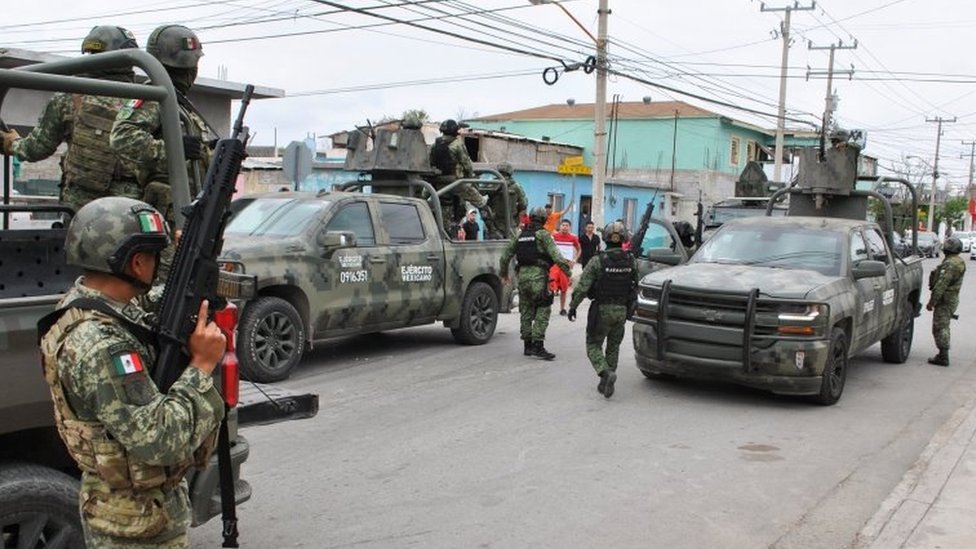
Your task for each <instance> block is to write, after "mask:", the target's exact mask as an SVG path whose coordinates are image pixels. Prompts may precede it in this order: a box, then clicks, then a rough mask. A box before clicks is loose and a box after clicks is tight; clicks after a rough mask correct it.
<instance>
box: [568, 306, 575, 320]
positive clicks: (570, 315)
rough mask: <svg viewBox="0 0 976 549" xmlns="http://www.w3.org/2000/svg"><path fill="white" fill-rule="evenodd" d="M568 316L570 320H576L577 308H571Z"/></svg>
mask: <svg viewBox="0 0 976 549" xmlns="http://www.w3.org/2000/svg"><path fill="white" fill-rule="evenodd" d="M566 318H568V319H569V321H570V322H576V309H575V308H574V309H570V310H569V312H568V313H566Z"/></svg>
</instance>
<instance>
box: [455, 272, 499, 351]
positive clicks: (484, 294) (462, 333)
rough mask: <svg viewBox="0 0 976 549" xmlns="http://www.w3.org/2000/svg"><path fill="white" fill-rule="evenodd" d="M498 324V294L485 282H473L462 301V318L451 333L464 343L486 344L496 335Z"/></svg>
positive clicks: (459, 341)
mask: <svg viewBox="0 0 976 549" xmlns="http://www.w3.org/2000/svg"><path fill="white" fill-rule="evenodd" d="M497 324H498V296H497V295H495V290H493V289H491V286H489V285H488V284H485V283H484V282H472V283H471V285H470V286H468V291H467V292H466V293H465V294H464V300H463V301H461V320H460V325H459V326H458V327H457V328H451V335H453V336H454V339H455V340H456V341H457V342H458V343H461V344H463V345H484V344H485V343H488V341H490V340H491V337H492V336H493V335H495V325H497Z"/></svg>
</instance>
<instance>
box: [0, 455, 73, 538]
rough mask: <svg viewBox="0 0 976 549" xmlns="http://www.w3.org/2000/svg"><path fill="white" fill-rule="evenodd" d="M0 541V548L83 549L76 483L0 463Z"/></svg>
mask: <svg viewBox="0 0 976 549" xmlns="http://www.w3.org/2000/svg"><path fill="white" fill-rule="evenodd" d="M0 541H2V542H3V546H4V547H84V546H85V537H84V533H83V532H82V529H81V518H80V517H79V516H78V481H77V480H75V479H73V478H71V477H70V476H68V475H66V474H64V473H62V472H60V471H56V470H54V469H49V468H47V467H42V466H40V465H34V464H28V463H13V462H7V463H0Z"/></svg>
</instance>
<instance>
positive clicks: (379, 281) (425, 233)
mask: <svg viewBox="0 0 976 549" xmlns="http://www.w3.org/2000/svg"><path fill="white" fill-rule="evenodd" d="M237 203H238V204H237V206H238V208H239V210H238V212H237V213H236V214H235V215H234V217H233V219H232V220H231V221H230V223H229V225H228V226H227V231H226V233H225V239H224V257H226V258H228V259H231V260H234V261H238V262H240V263H241V264H242V265H243V266H244V268H245V270H246V272H247V274H251V275H257V276H258V280H259V283H258V298H257V299H255V300H254V301H252V302H250V303H248V304H247V305H246V306H245V308H244V311H243V313H242V315H241V323H240V326H239V328H238V354H239V357H240V361H241V368H242V370H243V371H244V373H245V374H247V375H248V376H249V377H250V378H251V379H254V380H258V381H277V380H281V379H285V378H287V377H288V375H289V374H290V372H291V371H292V369H293V368H294V367H295V366H296V365H297V364H298V363H299V361H300V360H301V357H302V354H303V352H304V350H305V349H306V348H307V347H310V346H311V345H312V344H313V343H314V342H315V341H319V340H323V339H328V338H334V337H338V336H347V335H355V334H364V333H371V332H379V331H382V330H392V329H396V328H405V327H408V326H420V325H423V324H430V323H433V322H438V321H439V322H443V323H444V325H445V326H446V327H448V328H450V329H451V333H452V334H453V335H454V338H455V339H456V340H457V341H458V342H459V343H463V344H466V345H480V344H483V343H486V342H488V341H489V340H490V339H491V337H492V335H493V334H494V332H495V324H496V322H497V320H498V313H499V312H508V310H509V308H510V306H509V302H510V288H511V287H510V286H508V287H506V286H504V285H503V284H502V283H501V279H500V277H499V275H498V262H499V258H500V257H501V254H502V250H503V248H504V247H505V244H506V242H505V241H502V240H496V241H452V240H449V239H447V238H446V237H445V235H444V233H443V232H442V231H441V230H440V224H439V223H438V221H437V220H436V218H435V215H434V213H433V212H432V210H431V208H430V207H428V205H427V203H426V201H424V200H420V199H417V198H410V197H405V196H396V195H388V194H365V193H359V192H322V193H318V194H316V193H305V192H276V193H268V194H260V195H255V196H249V197H244V198H239V199H238V200H237Z"/></svg>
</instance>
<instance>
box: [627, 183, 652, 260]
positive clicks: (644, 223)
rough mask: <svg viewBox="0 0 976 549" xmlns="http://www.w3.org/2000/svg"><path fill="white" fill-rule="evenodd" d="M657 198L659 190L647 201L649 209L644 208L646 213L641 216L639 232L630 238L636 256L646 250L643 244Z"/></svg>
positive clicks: (638, 226)
mask: <svg viewBox="0 0 976 549" xmlns="http://www.w3.org/2000/svg"><path fill="white" fill-rule="evenodd" d="M656 199H657V192H656V191H655V192H654V196H653V197H652V198H651V201H650V202H648V203H647V209H645V210H644V215H642V216H641V220H640V223H639V224H638V225H637V232H636V233H634V237H633V238H632V239H631V240H630V242H631V244H630V253H631V254H633V255H634V257H640V256H641V254H642V253H643V252H644V250H643V249H642V246H641V244H643V243H644V235H645V234H647V227H648V226H649V225H650V224H651V215H652V214H653V213H654V200H656Z"/></svg>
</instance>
